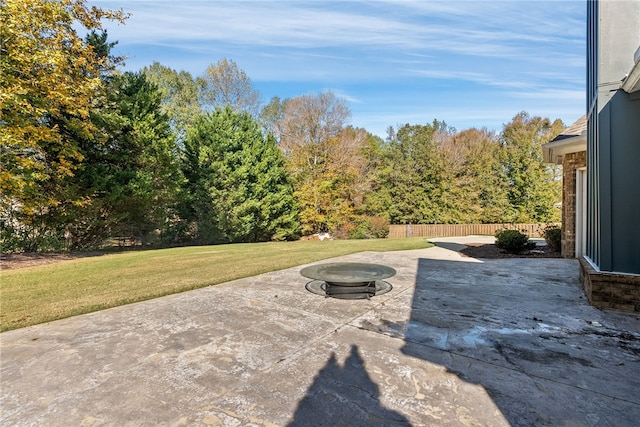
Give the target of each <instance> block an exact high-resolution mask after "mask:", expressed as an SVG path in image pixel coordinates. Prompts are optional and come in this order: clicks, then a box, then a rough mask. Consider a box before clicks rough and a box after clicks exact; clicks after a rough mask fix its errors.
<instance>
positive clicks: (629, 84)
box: [622, 47, 640, 93]
mask: <svg viewBox="0 0 640 427" xmlns="http://www.w3.org/2000/svg"><path fill="white" fill-rule="evenodd" d="M639 53H640V47H639V48H638V50H637V51H636V57H640V54H639ZM639 59H640V58H637V59H636V64H635V65H634V66H633V68H631V71H630V72H629V74H628V75H627V78H626V79H624V82H622V90H624V91H625V92H627V93H634V92H638V91H640V60H639Z"/></svg>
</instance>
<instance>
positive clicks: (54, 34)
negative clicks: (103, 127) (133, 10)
mask: <svg viewBox="0 0 640 427" xmlns="http://www.w3.org/2000/svg"><path fill="white" fill-rule="evenodd" d="M85 3H86V2H85V1H84V0H59V1H53V0H50V1H47V0H5V1H3V2H2V4H1V5H0V14H1V16H0V21H1V22H2V25H1V26H0V40H1V41H0V113H1V115H0V125H1V126H2V132H0V143H1V149H0V150H1V151H0V164H1V165H2V166H1V168H2V169H1V170H0V186H1V188H2V201H3V209H6V208H7V206H8V204H12V205H13V206H19V209H20V210H21V211H22V213H24V214H27V215H28V214H29V213H34V212H36V211H39V210H42V209H46V208H47V207H49V206H55V205H56V204H58V203H59V202H60V199H61V198H62V197H68V196H69V195H68V194H60V193H59V192H58V191H57V190H58V189H61V187H60V185H58V184H56V181H58V180H60V179H63V178H64V177H66V176H71V175H73V173H74V170H75V169H76V168H77V167H78V165H79V164H80V162H82V160H83V156H82V153H81V152H80V150H79V147H78V145H77V143H76V141H75V140H74V139H73V138H69V137H68V134H69V133H73V134H76V135H79V136H81V137H83V138H91V137H92V135H93V133H94V131H95V126H94V125H93V123H92V122H91V120H90V117H89V112H90V108H91V105H92V101H93V99H94V97H95V95H96V93H97V91H98V90H99V88H100V86H101V84H102V82H101V79H100V71H101V70H102V69H103V68H104V65H105V64H104V61H106V60H107V58H106V57H104V56H101V55H96V54H95V53H94V51H93V48H92V47H91V45H89V44H88V43H87V42H85V41H84V40H83V39H82V38H81V37H80V36H78V34H77V28H78V26H79V27H82V28H85V29H87V30H100V29H101V28H102V27H101V25H102V24H101V20H102V19H111V20H118V21H122V20H123V19H124V16H123V14H122V13H121V12H113V11H105V10H102V9H100V8H97V7H88V6H86V4H85Z"/></svg>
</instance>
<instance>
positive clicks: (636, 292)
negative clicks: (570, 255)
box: [580, 258, 640, 313]
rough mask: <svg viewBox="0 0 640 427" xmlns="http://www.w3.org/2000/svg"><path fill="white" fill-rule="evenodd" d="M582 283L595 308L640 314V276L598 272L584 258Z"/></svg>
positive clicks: (581, 264) (581, 274)
mask: <svg viewBox="0 0 640 427" xmlns="http://www.w3.org/2000/svg"><path fill="white" fill-rule="evenodd" d="M580 283H581V284H582V288H583V289H584V293H585V294H586V295H587V298H589V302H590V303H591V304H592V305H593V306H594V307H598V308H605V309H614V310H622V311H630V312H636V313H637V312H640V275H635V274H620V273H609V272H601V271H596V270H595V269H594V268H593V267H592V266H591V264H590V263H589V262H588V261H587V260H585V259H584V258H582V259H580Z"/></svg>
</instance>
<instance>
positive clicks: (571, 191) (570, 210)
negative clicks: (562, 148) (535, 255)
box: [560, 151, 587, 258]
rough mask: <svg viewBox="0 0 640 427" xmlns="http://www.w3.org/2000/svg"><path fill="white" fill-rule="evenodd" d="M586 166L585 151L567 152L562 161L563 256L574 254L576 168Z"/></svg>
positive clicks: (567, 256) (571, 256)
mask: <svg viewBox="0 0 640 427" xmlns="http://www.w3.org/2000/svg"><path fill="white" fill-rule="evenodd" d="M585 166H587V152H586V151H580V152H577V153H568V154H565V155H564V158H563V161H562V246H561V249H560V253H561V255H562V256H563V257H564V258H575V256H576V170H577V169H580V168H584V167H585Z"/></svg>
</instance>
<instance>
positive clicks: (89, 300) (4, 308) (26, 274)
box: [0, 238, 432, 331]
mask: <svg viewBox="0 0 640 427" xmlns="http://www.w3.org/2000/svg"><path fill="white" fill-rule="evenodd" d="M430 246H432V245H431V244H430V243H428V242H427V241H426V240H425V239H424V238H407V239H373V240H334V241H323V242H319V241H307V242H277V243H276V242H271V243H246V244H233V245H218V246H192V247H185V248H171V249H157V250H148V251H136V252H123V253H116V254H108V255H104V256H100V257H95V258H81V259H76V260H71V261H63V262H58V263H55V264H48V265H42V266H35V267H28V268H23V269H19V270H6V271H2V272H0V331H7V330H11V329H18V328H23V327H26V326H30V325H35V324H39V323H45V322H49V321H52V320H57V319H63V318H66V317H71V316H75V315H78V314H84V313H90V312H93V311H98V310H102V309H105V308H110V307H116V306H119V305H124V304H129V303H132V302H137V301H144V300H148V299H152V298H157V297H160V296H163V295H169V294H174V293H177V292H183V291H187V290H191V289H196V288H202V287H205V286H210V285H216V284H219V283H224V282H228V281H230V280H235V279H240V278H243V277H250V276H255V275H257V274H261V273H266V272H269V271H275V270H281V269H284V268H289V267H294V266H297V265H302V264H307V263H310V262H314V261H319V260H322V259H327V258H332V257H336V256H342V255H348V254H352V253H356V252H363V251H378V252H383V251H397V250H409V249H421V248H428V247H430Z"/></svg>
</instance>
